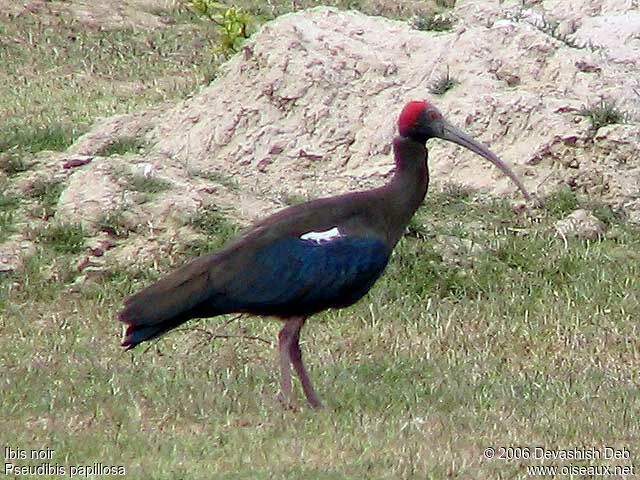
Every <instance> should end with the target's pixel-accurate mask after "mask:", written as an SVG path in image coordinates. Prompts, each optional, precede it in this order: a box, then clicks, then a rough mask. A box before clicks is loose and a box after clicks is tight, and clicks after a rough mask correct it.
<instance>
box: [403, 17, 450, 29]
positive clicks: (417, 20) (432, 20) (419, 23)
mask: <svg viewBox="0 0 640 480" xmlns="http://www.w3.org/2000/svg"><path fill="white" fill-rule="evenodd" d="M411 26H412V27H413V28H415V29H416V30H423V31H431V32H447V31H449V30H451V29H452V28H453V19H451V18H450V17H448V16H443V15H440V14H419V15H416V16H414V17H413V18H412V19H411Z"/></svg>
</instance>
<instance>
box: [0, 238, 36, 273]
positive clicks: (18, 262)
mask: <svg viewBox="0 0 640 480" xmlns="http://www.w3.org/2000/svg"><path fill="white" fill-rule="evenodd" d="M33 252H34V247H33V243H31V242H28V241H25V240H20V239H19V238H10V239H9V240H7V241H6V242H4V243H2V244H0V274H2V273H9V272H14V271H16V270H19V269H20V268H22V262H23V260H24V259H25V258H26V257H27V256H29V255H31V254H33Z"/></svg>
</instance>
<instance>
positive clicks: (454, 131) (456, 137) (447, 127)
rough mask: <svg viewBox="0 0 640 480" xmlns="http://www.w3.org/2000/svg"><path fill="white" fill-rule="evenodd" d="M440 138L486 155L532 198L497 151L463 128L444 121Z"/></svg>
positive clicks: (525, 195)
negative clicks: (477, 140)
mask: <svg viewBox="0 0 640 480" xmlns="http://www.w3.org/2000/svg"><path fill="white" fill-rule="evenodd" d="M440 138H442V139H443V140H449V141H450V142H453V143H457V144H458V145H460V146H463V147H465V148H468V149H469V150H471V151H472V152H475V153H477V154H478V155H480V156H481V157H484V158H486V159H487V160H489V161H490V162H491V163H493V164H494V165H495V166H496V167H498V168H499V169H500V170H502V172H503V173H504V174H505V175H506V176H508V177H509V178H510V179H511V180H512V181H513V183H515V184H516V186H517V187H518V188H519V189H520V191H521V192H522V195H524V198H526V199H527V200H531V195H530V194H529V192H528V191H527V189H526V188H524V185H523V184H522V182H521V181H520V179H519V178H518V177H517V176H516V174H515V173H514V172H513V170H511V169H510V168H509V166H508V165H507V164H506V163H504V162H503V161H502V160H500V159H499V158H498V156H497V155H496V154H495V153H493V152H492V151H491V150H489V149H488V148H487V147H485V146H484V145H482V144H481V143H479V142H476V141H475V140H474V139H473V138H471V137H470V136H469V135H467V134H466V133H464V132H463V131H462V130H460V129H458V128H456V127H454V126H453V125H451V124H449V123H447V122H444V128H443V133H442V135H441V136H440Z"/></svg>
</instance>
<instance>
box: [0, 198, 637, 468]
mask: <svg viewBox="0 0 640 480" xmlns="http://www.w3.org/2000/svg"><path fill="white" fill-rule="evenodd" d="M547 205H549V203H547ZM556 208H557V207H556V206H553V208H551V209H550V210H543V211H539V212H534V215H531V216H529V215H523V214H518V213H515V212H514V211H513V210H512V209H511V208H510V206H509V204H508V203H506V202H503V201H481V200H478V199H474V197H473V195H471V194H470V193H469V192H462V191H461V190H460V189H457V188H456V187H455V186H451V187H447V188H446V189H445V190H444V191H443V192H435V191H434V192H430V195H429V199H428V201H427V203H426V205H425V206H424V207H423V208H421V210H420V211H419V212H418V214H417V216H416V220H415V221H416V222H417V223H419V224H422V225H427V226H428V229H426V234H425V235H424V236H423V237H421V238H415V237H413V236H407V237H405V238H404V239H403V240H402V241H401V242H400V244H399V246H398V248H397V250H396V252H395V253H394V256H393V258H392V260H391V263H390V265H389V267H388V269H387V272H386V274H385V276H384V277H383V278H382V279H381V280H380V281H379V282H378V284H377V285H376V286H375V287H374V289H373V291H372V292H371V294H370V295H369V296H367V297H366V298H365V299H363V301H361V302H359V303H358V304H356V305H355V306H354V307H351V308H349V309H346V310H339V311H331V312H327V313H324V314H321V315H318V316H316V317H314V318H313V319H312V320H311V321H310V322H309V325H308V326H307V328H305V330H304V332H303V342H304V345H303V350H304V352H305V358H306V360H307V363H308V365H309V368H310V370H311V375H312V377H313V379H314V380H315V382H316V385H317V388H318V390H319V391H320V392H321V394H322V396H323V398H324V400H325V402H326V403H327V409H326V410H324V411H320V412H314V411H310V410H308V409H306V408H303V409H302V410H300V411H283V410H282V409H281V408H279V407H278V405H277V403H276V402H275V400H274V399H273V397H274V394H275V392H276V391H277V382H278V376H277V370H276V367H275V362H274V358H273V347H274V345H275V344H272V346H271V347H270V346H268V345H265V344H263V343H262V342H255V341H251V340H248V339H247V338H246V337H248V336H256V337H261V338H266V339H271V340H274V341H275V335H276V332H277V330H278V326H277V324H276V323H275V322H272V321H264V320H260V319H257V318H246V319H241V320H239V321H238V320H236V321H235V322H232V323H229V324H227V325H226V326H225V320H224V319H212V320H206V321H201V322H199V323H198V324H195V323H194V324H191V325H189V326H187V327H186V328H183V329H181V331H179V332H175V333H172V334H171V335H168V336H167V337H165V338H163V339H162V340H160V341H159V342H157V343H155V344H152V346H151V349H150V351H147V352H144V349H140V350H139V351H134V352H133V353H132V354H126V355H124V354H122V353H121V352H120V350H119V348H118V335H119V333H118V332H119V327H118V325H117V322H116V321H115V320H114V318H115V315H116V312H117V310H118V309H119V308H120V305H121V302H122V299H123V298H124V296H126V295H128V294H131V293H132V292H133V291H135V290H137V289H139V288H141V287H142V286H144V285H147V284H149V282H151V281H153V279H155V278H157V276H158V275H160V274H161V273H162V272H163V271H166V270H167V269H168V268H169V267H168V265H169V264H171V263H172V262H173V259H167V258H164V259H162V258H161V259H158V260H157V262H155V263H154V264H153V265H142V266H134V265H131V266H129V267H127V268H126V269H120V270H118V269H115V270H113V271H112V272H111V274H110V275H108V276H105V277H104V278H103V279H102V280H101V281H100V282H99V283H98V284H96V285H94V286H93V287H91V288H89V289H86V290H83V291H81V293H80V294H76V295H74V296H70V295H69V294H67V293H66V285H68V282H69V281H70V279H72V278H73V274H72V272H70V270H69V260H65V259H66V258H68V256H67V255H66V254H63V255H62V257H59V256H55V255H54V253H55V250H52V247H51V246H50V245H43V246H42V250H40V251H39V253H38V254H37V255H36V256H35V258H33V259H32V260H31V261H30V264H29V266H28V267H27V269H26V271H25V272H23V273H22V274H21V275H20V276H18V275H17V274H16V276H14V277H13V278H12V279H10V280H8V281H7V280H4V281H5V282H11V284H12V285H14V284H17V286H13V287H12V288H11V300H10V302H9V303H8V306H7V308H6V309H5V311H4V313H2V314H1V315H2V320H1V321H0V325H1V326H2V328H3V335H2V337H0V358H1V361H2V364H3V365H5V366H6V369H7V372H8V373H7V374H8V377H7V378H8V379H10V382H11V386H12V388H5V389H2V390H0V397H1V398H0V401H2V404H3V405H6V406H7V407H6V408H5V409H4V410H3V413H2V414H1V415H2V416H3V418H2V421H3V423H4V424H5V425H6V429H5V432H7V433H5V434H4V438H3V440H4V441H5V442H6V443H7V444H9V445H16V446H24V447H32V446H33V447H34V448H35V447H41V448H43V447H45V446H49V447H51V448H54V449H55V451H56V455H57V456H58V455H59V459H65V460H64V461H65V462H67V461H68V462H69V463H78V462H84V463H93V462H102V463H103V464H114V465H125V466H126V468H127V472H128V473H129V474H130V475H133V476H134V477H138V478H139V477H143V476H146V477H149V476H152V477H154V478H177V477H181V478H300V476H303V477H304V476H306V477H313V478H364V477H366V478H444V477H446V476H453V477H462V478H478V476H482V477H483V478H503V477H505V476H509V477H510V478H511V477H513V478H524V472H525V466H526V465H528V464H532V463H534V462H526V461H519V462H511V463H508V462H500V461H497V460H496V461H487V460H485V459H483V457H482V451H483V449H484V448H486V447H488V446H500V445H507V446H510V445H516V446H518V445H521V446H535V445H544V446H547V447H549V448H552V447H553V446H554V445H562V446H564V445H569V446H572V445H576V446H580V445H617V446H620V447H622V446H627V447H630V446H632V445H634V444H635V443H637V440H638V438H639V436H640V422H639V421H638V420H636V418H637V417H636V416H634V415H633V414H631V413H630V412H633V411H635V410H637V409H638V408H639V407H640V396H639V395H638V393H637V389H636V388H635V387H634V385H637V382H638V380H639V379H640V354H639V351H638V347H637V345H636V343H635V340H634V339H635V338H637V325H636V323H637V322H636V319H637V316H638V314H640V297H639V296H638V292H640V284H639V280H638V279H639V278H640V275H639V273H640V271H639V270H640V267H639V265H640V262H638V261H637V260H638V254H637V252H638V251H639V247H640V232H639V231H638V230H636V229H633V228H631V227H628V226H626V225H625V224H623V223H619V222H618V223H616V227H617V228H618V229H620V231H621V232H622V233H621V234H619V235H616V237H615V239H608V238H607V237H606V236H605V237H604V238H603V239H602V240H600V241H597V242H583V241H578V240H571V241H569V244H568V248H567V247H566V246H565V244H564V243H563V242H561V241H559V240H557V239H555V238H554V237H553V236H552V235H550V234H547V233H546V232H547V230H548V227H549V225H550V224H551V223H552V222H553V221H554V218H555V216H556V215H557V214H558V211H557V210H556ZM189 222H190V224H191V225H192V226H193V227H194V228H196V229H198V230H200V231H202V232H207V233H208V234H209V236H210V238H211V239H212V240H213V239H215V238H217V237H218V236H220V237H225V236H226V235H228V233H227V232H228V230H227V228H228V227H227V221H226V220H224V217H223V216H221V215H220V213H219V212H216V211H209V212H207V213H205V214H203V215H201V216H196V217H194V218H192V219H190V221H189ZM478 224H481V226H482V227H483V228H477V225H478ZM472 225H473V226H474V227H473V228H472V227H471V226H472ZM443 232H444V233H447V234H451V233H452V232H458V233H457V235H458V236H459V237H460V238H469V239H472V240H473V241H474V242H476V243H477V244H479V245H480V246H481V247H482V249H481V253H480V254H478V255H475V256H474V257H473V258H472V259H471V261H470V262H469V263H467V264H466V266H463V267H461V266H460V265H458V264H456V263H454V262H448V261H446V260H444V259H443V255H442V252H441V251H440V250H439V246H438V244H437V242H434V235H436V234H440V233H443ZM52 258H53V259H55V261H52ZM65 279H66V280H65ZM4 285H5V286H4V289H5V291H6V290H7V288H8V287H7V286H6V285H7V283H5V284H4ZM0 291H2V290H1V289H0ZM52 305H55V307H54V308H53V309H52V307H51V306H52ZM196 326H199V327H201V328H204V329H207V330H209V331H212V332H218V333H225V334H229V335H238V338H230V339H228V340H224V341H222V340H218V341H216V342H211V341H208V340H207V338H208V337H207V336H206V335H205V334H204V333H203V332H201V331H199V330H197V329H196V328H194V327H196ZM16 342H20V345H21V348H20V349H15V348H9V346H10V345H14V344H15V343H16ZM67 378H73V379H75V380H74V382H68V381H64V379H67ZM298 393H299V392H298ZM300 401H301V403H302V398H300ZM30 419H40V420H38V421H35V420H30ZM25 425H26V427H25ZM89 438H91V439H92V441H91V442H88V441H87V439H89ZM34 439H41V440H34ZM43 439H46V441H45V440H43ZM204 439H206V440H207V441H204ZM41 444H42V445H41ZM185 458H188V459H189V461H188V462H186V461H184V459H185ZM67 459H68V460H67ZM59 461H61V460H59ZM546 463H553V462H546Z"/></svg>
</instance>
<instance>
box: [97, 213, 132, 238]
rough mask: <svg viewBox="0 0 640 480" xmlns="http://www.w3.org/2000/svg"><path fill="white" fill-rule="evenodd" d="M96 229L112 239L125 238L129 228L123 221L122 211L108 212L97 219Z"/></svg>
mask: <svg viewBox="0 0 640 480" xmlns="http://www.w3.org/2000/svg"><path fill="white" fill-rule="evenodd" d="M98 228H99V230H100V231H101V232H105V233H107V234H108V235H111V236H112V237H117V238H126V237H127V236H128V235H129V232H131V230H132V229H131V227H130V226H129V225H127V222H126V221H125V220H124V216H123V210H110V211H108V212H106V213H104V214H102V215H101V216H100V218H99V219H98Z"/></svg>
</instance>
